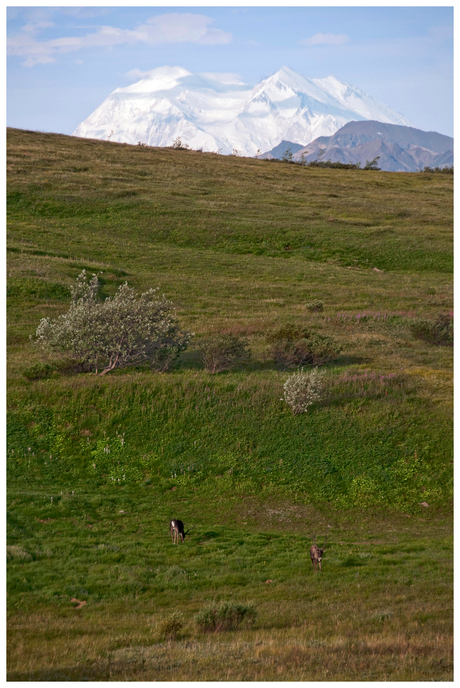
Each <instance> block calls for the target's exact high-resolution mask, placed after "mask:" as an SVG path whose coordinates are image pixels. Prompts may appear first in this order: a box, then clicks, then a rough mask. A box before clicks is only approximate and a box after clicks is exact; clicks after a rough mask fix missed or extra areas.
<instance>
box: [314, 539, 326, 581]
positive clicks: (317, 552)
mask: <svg viewBox="0 0 460 688" xmlns="http://www.w3.org/2000/svg"><path fill="white" fill-rule="evenodd" d="M326 542H327V535H326V539H325V541H324V545H323V546H322V547H321V548H320V547H318V545H317V544H316V535H314V536H313V544H312V546H311V547H310V559H311V564H312V566H313V570H314V571H315V572H316V568H317V566H318V565H319V570H320V571H321V559H322V558H323V552H324V550H325V549H326Z"/></svg>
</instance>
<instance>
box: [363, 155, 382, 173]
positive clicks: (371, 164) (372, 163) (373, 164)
mask: <svg viewBox="0 0 460 688" xmlns="http://www.w3.org/2000/svg"><path fill="white" fill-rule="evenodd" d="M379 158H380V155H377V157H376V158H374V159H373V160H366V164H365V165H364V167H363V170H380V167H378V165H377V163H378V161H379Z"/></svg>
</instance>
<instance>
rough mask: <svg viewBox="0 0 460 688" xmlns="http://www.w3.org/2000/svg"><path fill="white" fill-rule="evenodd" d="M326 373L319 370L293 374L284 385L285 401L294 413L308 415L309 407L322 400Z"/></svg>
mask: <svg viewBox="0 0 460 688" xmlns="http://www.w3.org/2000/svg"><path fill="white" fill-rule="evenodd" d="M323 376H324V372H323V371H319V370H318V369H317V368H314V369H313V370H310V371H308V372H304V371H303V369H302V370H299V371H298V372H297V373H293V375H291V376H290V377H288V379H287V380H286V382H285V383H284V401H285V402H286V404H288V405H289V406H290V407H291V409H292V412H293V413H294V415H295V414H297V413H306V412H307V411H308V408H309V406H311V405H312V404H313V403H314V402H315V401H318V400H319V399H320V398H321V392H322V389H323V386H324V384H323V380H322V378H323Z"/></svg>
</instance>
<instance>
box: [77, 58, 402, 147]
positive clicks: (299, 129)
mask: <svg viewBox="0 0 460 688" xmlns="http://www.w3.org/2000/svg"><path fill="white" fill-rule="evenodd" d="M220 77H222V78H219V75H218V74H212V73H209V74H205V73H203V74H192V73H191V72H189V71H188V70H186V69H184V68H182V67H177V66H176V67H170V66H163V67H157V68H156V69H152V70H151V71H150V72H146V73H144V75H143V78H142V79H140V80H139V81H137V82H136V83H134V84H131V85H130V86H127V87H125V88H118V89H116V91H114V92H113V93H112V94H110V96H109V97H108V98H107V99H106V100H105V101H104V102H103V103H102V104H101V105H100V106H99V107H98V108H97V109H96V110H95V111H94V112H93V113H92V114H91V115H90V116H89V117H88V118H87V119H86V120H85V121H84V122H82V123H81V124H80V125H79V126H78V127H77V129H76V130H75V132H74V135H75V136H84V137H89V138H100V139H109V140H110V141H118V142H120V143H131V144H137V143H138V142H141V143H145V144H147V145H150V146H171V145H172V144H173V143H174V141H175V140H176V139H177V138H178V137H180V138H181V140H182V142H183V143H186V144H188V145H189V146H190V147H191V148H202V149H203V150H209V151H216V150H220V151H221V152H223V153H224V154H229V153H232V151H233V150H237V151H238V153H239V154H240V155H247V156H252V155H256V154H257V151H258V150H269V149H270V148H272V147H274V146H276V145H277V144H278V143H279V142H280V141H282V140H283V139H284V140H287V141H292V142H294V143H297V144H300V145H302V146H305V145H307V144H308V143H309V142H310V141H313V139H316V138H317V137H318V136H331V135H332V134H334V133H335V132H336V131H337V130H338V129H340V128H341V127H342V126H343V125H344V124H346V123H347V122H349V121H351V120H357V119H358V120H362V119H373V120H378V121H382V122H391V123H394V124H410V122H408V120H405V119H404V118H403V117H402V116H400V115H398V113H395V112H394V111H393V110H391V109H390V108H389V107H387V106H386V105H383V104H382V103H378V102H377V101H376V100H375V99H373V98H372V97H371V96H367V95H366V94H365V93H363V92H362V91H360V90H359V89H356V88H355V87H352V86H349V85H348V84H344V83H342V82H341V81H339V80H338V79H336V78H335V77H327V78H326V79H308V78H306V77H304V76H302V75H300V74H298V73H297V72H295V71H294V70H293V69H291V68H290V67H288V66H286V65H284V66H282V67H281V68H280V69H279V70H278V71H277V72H275V73H274V74H272V76H270V77H268V78H266V79H264V80H262V81H261V82H260V83H259V84H257V85H256V86H255V87H254V88H252V89H251V86H248V85H246V84H243V83H241V81H239V79H237V78H236V76H235V75H225V78H223V77H224V75H220Z"/></svg>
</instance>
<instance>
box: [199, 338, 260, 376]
mask: <svg viewBox="0 0 460 688" xmlns="http://www.w3.org/2000/svg"><path fill="white" fill-rule="evenodd" d="M200 351H201V356H202V358H203V363H204V366H205V368H206V370H208V371H209V372H210V373H219V372H221V371H222V370H227V369H228V368H230V366H231V365H232V364H233V363H236V362H238V361H242V360H243V359H245V358H247V357H248V356H249V348H248V342H247V340H246V339H242V338H241V337H238V336H237V335H234V334H219V335H215V336H214V337H211V338H209V339H207V340H205V341H204V342H203V343H202V345H201V347H200Z"/></svg>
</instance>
